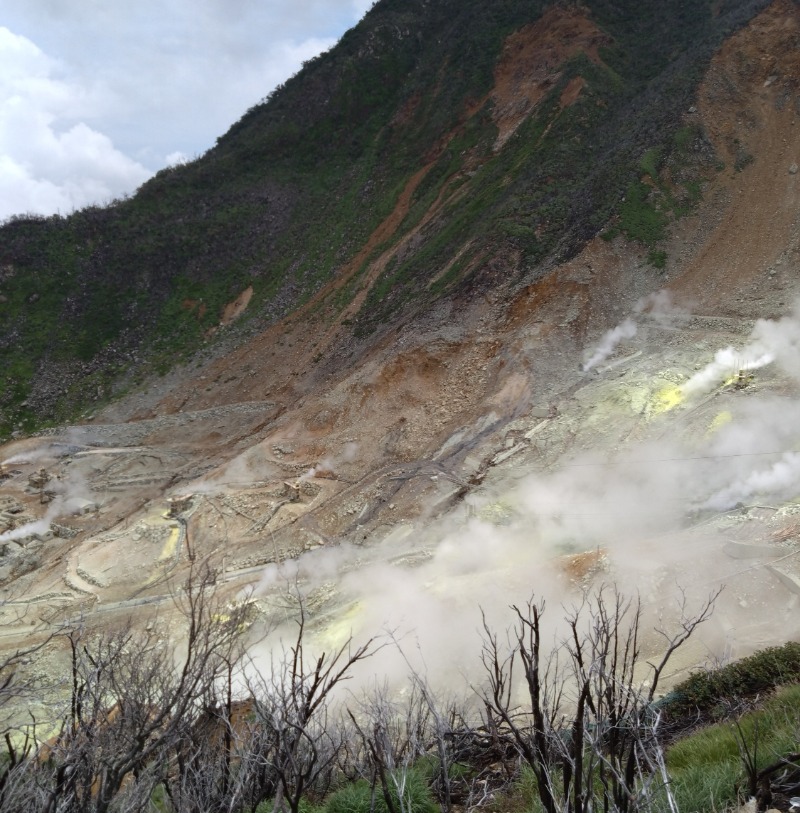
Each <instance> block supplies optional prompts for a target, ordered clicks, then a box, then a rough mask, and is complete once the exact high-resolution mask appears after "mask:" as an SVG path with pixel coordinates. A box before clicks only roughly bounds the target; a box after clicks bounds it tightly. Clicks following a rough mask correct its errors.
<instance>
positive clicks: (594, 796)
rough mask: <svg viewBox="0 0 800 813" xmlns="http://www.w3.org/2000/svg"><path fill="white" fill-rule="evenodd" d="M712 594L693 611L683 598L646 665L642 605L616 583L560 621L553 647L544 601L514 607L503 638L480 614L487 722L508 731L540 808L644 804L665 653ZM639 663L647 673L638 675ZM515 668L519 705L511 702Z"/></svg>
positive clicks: (687, 632) (581, 812) (655, 751)
mask: <svg viewBox="0 0 800 813" xmlns="http://www.w3.org/2000/svg"><path fill="white" fill-rule="evenodd" d="M717 595H718V593H714V594H712V595H711V596H710V597H709V598H708V599H707V600H706V602H705V603H704V604H703V605H702V606H701V608H700V610H699V612H697V613H696V614H695V615H693V616H690V615H688V614H687V612H686V602H685V600H684V601H682V605H681V614H680V619H679V621H678V623H677V626H676V629H675V630H672V631H668V630H665V629H659V630H658V632H659V634H660V635H661V636H662V637H663V639H664V646H665V649H664V652H663V654H662V655H661V656H660V657H659V659H658V660H657V661H655V662H647V663H644V661H643V658H642V652H641V644H640V630H641V622H642V616H641V606H640V604H639V602H638V601H632V600H629V599H626V598H624V597H623V596H622V595H620V594H619V592H617V591H616V590H608V589H601V590H600V591H598V592H597V593H596V594H595V595H594V596H592V597H591V598H589V597H587V598H585V600H584V602H583V603H582V604H581V605H580V606H579V607H577V608H576V609H575V610H574V611H573V612H571V613H570V614H569V615H568V617H567V619H566V624H567V634H566V637H565V638H563V639H562V640H560V641H556V642H555V643H554V644H553V645H552V646H550V647H547V646H546V644H545V641H544V639H543V625H542V616H543V613H544V610H545V605H544V602H541V601H540V602H536V601H534V600H531V601H529V602H528V603H527V605H526V606H525V607H523V608H520V607H517V606H515V607H513V608H512V609H513V612H514V614H515V617H516V619H515V625H514V627H513V628H512V630H511V631H510V632H509V636H508V638H507V640H506V643H505V645H504V644H503V643H502V642H501V639H500V638H499V637H498V635H497V634H496V633H495V632H494V631H493V630H492V629H491V628H490V627H489V625H488V623H487V622H486V619H485V618H484V644H483V651H482V662H483V667H484V672H485V674H486V678H487V683H486V688H485V689H484V690H482V691H481V697H482V699H483V700H484V702H485V704H486V709H487V718H488V719H487V723H488V722H489V721H492V724H496V725H500V726H502V727H503V729H504V730H505V731H507V732H508V733H509V734H510V735H511V736H512V737H513V740H514V743H515V746H516V748H517V750H518V752H519V754H520V756H521V757H522V759H523V760H524V761H525V762H526V763H527V764H528V765H529V766H530V767H531V769H532V770H533V772H534V774H535V776H536V781H537V790H538V794H539V797H540V799H541V803H542V806H543V807H544V809H545V811H547V813H560V811H566V813H591V811H594V810H598V809H602V810H603V811H604V812H605V813H608V811H615V813H617V812H618V813H629V811H632V810H638V809H641V808H643V807H646V806H647V802H648V800H649V798H650V796H651V795H652V791H653V783H652V778H653V777H654V776H656V775H658V774H659V773H660V772H661V768H662V767H663V760H662V761H659V760H660V756H659V754H660V749H659V744H658V739H657V736H656V731H657V719H658V718H657V715H656V713H655V712H654V710H653V699H654V697H655V693H656V691H657V687H658V684H659V681H660V678H661V676H662V674H663V672H664V669H665V667H666V666H667V663H668V662H669V660H670V658H671V656H672V655H673V654H674V652H675V651H676V650H677V649H678V648H679V647H680V646H681V645H682V644H683V643H685V641H686V640H687V639H688V638H689V637H690V636H691V635H692V633H693V632H694V630H695V629H696V628H697V626H698V625H699V624H701V623H703V622H704V621H705V620H706V619H707V618H708V617H709V616H710V614H711V611H712V608H713V604H714V601H715V599H716V597H717ZM643 666H644V667H646V671H647V675H646V676H645V677H640V676H637V677H635V676H634V669H635V668H637V669H639V670H641V669H642V667H643ZM517 672H521V678H522V684H523V686H524V693H525V702H524V704H523V703H522V702H521V701H519V700H517V690H518V688H519V686H518V683H519V681H518V680H517ZM494 721H496V722H494ZM643 794H647V795H643Z"/></svg>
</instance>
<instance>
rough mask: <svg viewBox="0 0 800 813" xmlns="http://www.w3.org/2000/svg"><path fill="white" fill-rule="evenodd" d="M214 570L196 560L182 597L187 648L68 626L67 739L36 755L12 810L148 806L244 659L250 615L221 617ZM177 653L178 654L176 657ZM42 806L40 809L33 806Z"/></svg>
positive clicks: (53, 812) (233, 611)
mask: <svg viewBox="0 0 800 813" xmlns="http://www.w3.org/2000/svg"><path fill="white" fill-rule="evenodd" d="M214 581H215V579H214V572H213V570H212V569H211V568H210V567H209V566H208V563H196V564H194V565H193V566H192V568H191V569H190V572H189V575H188V577H187V579H186V581H185V583H184V584H183V585H182V589H181V591H180V593H179V594H178V595H177V596H176V603H177V604H178V607H179V609H180V610H181V611H182V613H183V619H184V627H185V629H184V633H185V635H184V636H183V637H182V639H181V640H180V642H179V643H177V644H176V643H175V642H174V639H171V638H169V637H167V636H162V632H163V629H162V628H161V627H159V626H155V627H153V628H151V629H150V630H149V631H148V630H146V631H137V630H134V628H133V626H132V625H131V624H127V625H125V626H124V627H123V628H122V629H121V630H119V631H117V632H102V633H99V634H96V635H95V634H92V633H91V632H90V631H88V630H87V629H85V628H84V627H83V626H78V627H73V628H68V629H67V630H65V632H64V635H63V637H64V640H65V641H66V643H67V647H68V650H69V654H70V664H71V666H70V672H71V675H70V681H71V690H70V692H69V698H68V703H67V710H66V713H65V715H64V718H63V721H62V723H61V726H60V730H59V732H58V734H57V735H56V736H55V737H53V738H52V739H51V740H50V741H48V742H47V743H45V744H44V745H43V746H41V747H40V748H39V749H38V752H37V754H36V756H35V758H29V759H28V760H27V764H26V765H25V766H24V767H25V771H21V772H20V778H21V779H24V778H27V780H28V781H27V785H26V783H25V782H17V783H16V786H15V794H14V797H13V798H11V797H9V798H8V799H7V800H6V801H7V804H6V806H5V807H4V808H3V809H4V810H9V811H14V810H19V811H23V810H24V811H32V812H33V811H42V813H62V812H63V813H67V811H69V813H84V811H85V813H107V811H110V810H111V809H112V807H113V809H114V810H122V811H126V813H129V812H130V813H133V812H134V811H138V810H146V809H148V805H149V799H150V796H151V794H152V792H153V789H154V788H155V787H156V785H158V784H160V783H163V782H164V780H165V777H166V774H167V772H168V770H169V764H170V754H171V751H172V750H173V749H174V748H175V745H176V742H177V741H178V739H179V737H180V735H181V732H182V731H183V730H184V729H185V726H186V725H187V724H188V722H189V721H191V720H192V719H194V718H195V717H196V716H197V715H198V713H199V710H200V708H201V701H202V699H203V697H204V696H206V695H207V694H208V692H209V691H210V690H211V688H212V687H213V686H214V685H215V684H216V683H217V681H218V679H219V677H220V675H221V674H222V673H223V672H224V665H225V664H227V663H230V662H232V661H233V660H234V659H235V657H236V655H235V653H236V649H237V644H238V640H239V636H240V630H241V620H242V619H241V615H242V610H237V608H229V609H228V612H227V614H226V616H222V615H221V614H220V612H219V611H218V610H219V608H218V602H217V601H216V600H215V597H214ZM176 650H177V652H176ZM33 799H35V800H36V803H35V804H33V803H32V800H33Z"/></svg>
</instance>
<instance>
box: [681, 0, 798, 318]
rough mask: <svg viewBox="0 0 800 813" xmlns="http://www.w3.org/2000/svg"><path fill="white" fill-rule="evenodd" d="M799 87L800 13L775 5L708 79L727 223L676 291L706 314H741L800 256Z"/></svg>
mask: <svg viewBox="0 0 800 813" xmlns="http://www.w3.org/2000/svg"><path fill="white" fill-rule="evenodd" d="M799 82H800V7H798V6H797V5H796V4H795V3H792V2H790V0H776V2H774V3H773V4H772V5H771V6H770V7H769V8H768V9H767V10H766V11H764V12H763V13H762V14H761V15H759V17H757V18H756V19H755V20H754V21H753V22H752V23H751V24H750V25H749V26H747V27H746V28H745V29H743V30H742V31H740V32H738V33H737V34H736V35H734V36H733V37H731V38H730V39H729V40H728V41H726V42H725V44H724V45H723V46H722V48H721V49H720V51H719V53H718V54H717V55H716V56H715V58H714V60H713V62H712V65H711V69H710V70H709V72H708V75H707V77H706V79H705V80H704V82H703V83H702V86H701V88H700V93H699V95H698V101H697V107H698V110H699V115H700V117H701V120H702V123H703V125H704V126H705V128H706V130H707V132H708V134H709V136H710V137H711V140H712V142H713V144H714V147H715V149H716V150H717V152H718V154H719V156H720V158H721V159H722V161H723V162H724V164H725V168H724V170H723V171H722V172H721V173H720V175H719V176H718V177H717V178H716V179H715V181H714V183H713V185H712V188H711V189H710V190H708V191H707V193H706V199H714V200H717V201H720V202H721V206H720V210H719V212H718V218H719V222H718V225H716V227H715V228H713V230H711V232H710V233H709V234H708V236H707V237H706V239H705V240H704V241H703V243H702V245H701V247H700V249H699V251H697V253H696V255H695V256H694V258H693V260H692V261H691V262H689V263H688V264H687V265H686V266H685V268H684V269H683V270H682V272H681V274H680V276H679V278H678V279H677V280H676V281H675V282H674V283H673V284H672V286H671V287H672V288H673V289H674V290H675V291H676V292H678V293H680V294H681V295H683V296H685V297H686V298H687V299H689V300H691V301H695V302H696V303H697V305H698V306H699V307H701V308H716V309H720V310H722V311H723V312H738V311H739V310H740V309H741V308H740V305H739V302H740V300H742V299H743V298H745V299H746V298H748V297H751V296H753V295H754V292H755V291H756V290H757V288H758V287H759V285H760V284H761V282H762V281H763V280H764V278H765V276H766V274H767V272H768V271H769V269H770V268H772V267H773V266H774V264H775V262H776V261H777V260H778V259H779V258H780V257H781V254H782V253H783V252H785V251H786V250H787V248H788V247H794V248H792V251H795V250H796V242H795V241H796V233H797V212H798V208H799V207H800V174H792V173H791V172H790V168H791V166H792V165H793V164H795V165H796V164H797V163H798V162H800V125H798V124H797V121H798V113H799V112H800V110H799V109H798V102H797V98H798V96H797V94H798V83H799ZM794 256H796V254H795V255H794Z"/></svg>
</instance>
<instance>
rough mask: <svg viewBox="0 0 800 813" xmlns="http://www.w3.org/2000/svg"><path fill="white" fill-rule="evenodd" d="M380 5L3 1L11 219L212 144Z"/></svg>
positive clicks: (1, 48)
mask: <svg viewBox="0 0 800 813" xmlns="http://www.w3.org/2000/svg"><path fill="white" fill-rule="evenodd" d="M371 5H372V0H346V2H342V0H293V1H292V2H289V0H191V2H190V0H139V2H137V3H125V4H122V3H107V2H103V0H5V2H4V3H3V23H4V25H6V26H7V28H4V29H0V32H2V35H1V36H0V156H2V157H3V158H2V162H1V163H0V168H2V174H1V175H0V196H2V203H0V217H5V216H7V215H8V214H10V213H11V212H17V211H27V210H30V211H39V212H52V211H57V210H59V209H60V210H61V211H62V212H63V211H65V210H69V209H71V208H73V207H74V206H82V205H85V204H87V203H90V202H103V201H104V200H107V199H109V198H111V197H115V196H117V195H119V194H121V193H123V192H132V191H133V190H134V189H135V188H136V186H138V185H139V184H140V183H141V182H142V181H143V180H144V179H145V178H146V177H148V175H149V174H152V172H154V171H156V170H157V169H159V168H161V167H163V166H165V165H169V164H174V163H176V162H179V161H181V160H186V159H191V158H194V157H196V156H198V155H200V154H202V153H203V152H205V151H206V150H207V149H209V148H210V147H211V146H213V144H214V141H215V140H216V138H217V137H219V136H220V135H222V134H223V133H225V132H226V131H227V130H228V128H229V127H230V126H231V125H232V124H233V123H234V122H235V121H237V120H238V119H239V118H240V117H241V116H242V115H243V114H244V112H245V111H246V110H247V109H248V108H250V107H252V106H253V105H254V104H257V103H258V102H259V101H260V100H261V99H263V98H264V97H265V96H266V95H267V94H268V93H269V92H270V91H271V90H272V89H273V88H274V87H275V86H276V85H277V84H279V83H281V82H283V81H285V80H286V79H287V78H288V77H289V76H291V75H292V74H294V73H296V72H297V71H298V70H300V68H301V66H302V63H303V62H304V61H305V60H308V59H310V58H312V57H313V56H315V55H316V54H318V53H319V52H320V51H324V50H327V49H328V48H330V47H331V46H332V45H333V44H334V43H335V42H336V40H337V39H338V38H339V37H340V36H341V35H342V34H343V33H344V32H345V30H346V29H347V28H349V27H350V26H352V25H354V24H355V23H356V22H357V21H358V19H359V18H360V17H361V16H363V14H364V13H365V12H366V11H367V10H368V9H369V8H370V7H371ZM12 32H13V33H12ZM87 172H88V176H87ZM92 195H99V197H94V198H93V197H91V196H92Z"/></svg>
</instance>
